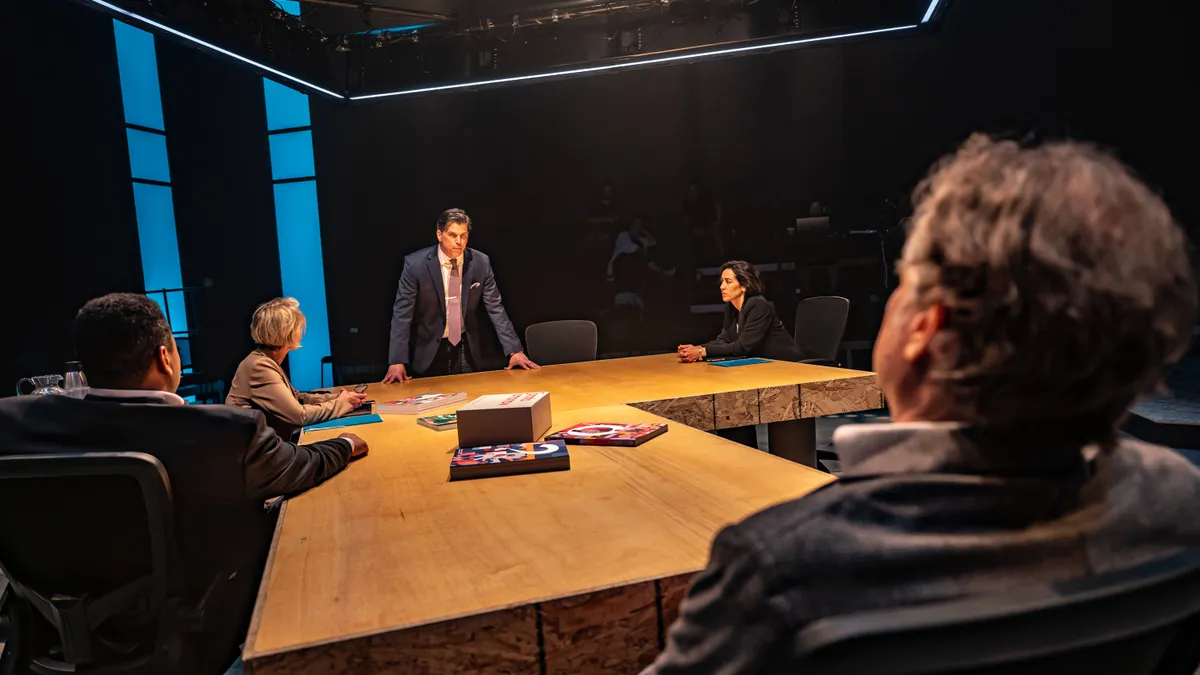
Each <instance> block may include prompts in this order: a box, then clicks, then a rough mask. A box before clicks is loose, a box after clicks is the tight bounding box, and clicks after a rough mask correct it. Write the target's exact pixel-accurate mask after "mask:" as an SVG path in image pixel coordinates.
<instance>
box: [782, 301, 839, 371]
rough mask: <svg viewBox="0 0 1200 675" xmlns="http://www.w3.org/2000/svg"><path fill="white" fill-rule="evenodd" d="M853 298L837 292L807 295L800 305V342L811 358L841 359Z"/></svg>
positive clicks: (797, 319)
mask: <svg viewBox="0 0 1200 675" xmlns="http://www.w3.org/2000/svg"><path fill="white" fill-rule="evenodd" d="M849 316H850V301H849V300H847V299H846V298H843V297H841V296H837V295H820V296H817V297H815V298H805V299H804V300H803V301H801V302H800V304H799V306H797V307H796V333H795V338H796V345H798V346H799V347H800V349H801V350H802V351H803V352H804V355H805V356H806V357H807V358H820V359H826V360H829V361H837V355H838V347H840V346H841V344H842V335H843V334H844V333H845V332H846V319H847V317H849Z"/></svg>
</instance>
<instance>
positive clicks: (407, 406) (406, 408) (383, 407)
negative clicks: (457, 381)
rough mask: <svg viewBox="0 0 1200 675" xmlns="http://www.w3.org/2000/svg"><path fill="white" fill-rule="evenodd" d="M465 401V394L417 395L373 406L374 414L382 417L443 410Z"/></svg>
mask: <svg viewBox="0 0 1200 675" xmlns="http://www.w3.org/2000/svg"><path fill="white" fill-rule="evenodd" d="M465 400H467V395H466V393H465V392H459V393H457V394H417V395H416V396H409V397H408V398H402V399H398V400H395V401H383V402H381V403H376V404H375V412H377V413H380V414H382V415H417V414H420V413H423V412H425V411H426V410H432V409H434V408H443V407H445V406H448V405H453V404H455V403H461V402H463V401H465Z"/></svg>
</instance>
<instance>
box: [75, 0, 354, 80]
mask: <svg viewBox="0 0 1200 675" xmlns="http://www.w3.org/2000/svg"><path fill="white" fill-rule="evenodd" d="M88 2H91V3H93V4H96V5H99V6H101V7H104V8H106V9H108V10H110V11H113V12H116V13H117V14H121V15H123V16H127V17H129V18H131V19H136V20H138V21H141V22H142V23H145V24H148V25H150V26H154V27H155V28H157V29H159V30H161V31H164V32H167V33H170V34H171V35H174V36H176V37H181V38H183V39H184V40H187V41H189V42H192V43H195V44H198V45H200V46H201V47H206V48H208V49H211V50H213V51H215V52H219V53H221V54H224V55H225V56H228V57H231V58H234V59H237V60H238V61H241V62H242V63H246V64H249V65H251V66H254V67H255V68H260V69H262V70H265V71H267V72H268V73H273V74H275V75H278V76H279V77H282V78H284V79H286V80H290V81H292V82H295V83H297V84H300V85H303V86H305V87H308V88H309V89H312V90H314V91H319V92H321V93H322V94H325V95H326V96H332V97H334V98H346V97H345V96H343V95H341V94H336V93H334V92H332V91H329V90H328V89H323V88H321V87H318V86H317V85H315V84H313V83H311V82H306V81H304V80H302V79H300V78H298V77H296V76H294V75H288V74H287V73H285V72H283V71H281V70H275V69H274V68H272V67H270V66H266V65H263V64H261V63H259V62H258V61H251V60H250V59H248V58H246V57H244V56H242V55H240V54H234V53H233V52H231V51H229V50H228V49H222V48H221V47H218V46H216V45H214V44H212V43H209V42H205V41H204V40H201V39H200V38H196V37H192V36H191V35H188V34H187V33H183V32H180V31H178V30H175V29H174V28H171V27H170V26H167V25H164V24H161V23H158V22H157V21H154V20H152V19H147V18H146V17H144V16H141V15H139V14H134V13H133V12H130V11H129V10H127V9H123V8H121V7H117V6H116V5H113V4H111V3H108V2H105V1H104V0H88Z"/></svg>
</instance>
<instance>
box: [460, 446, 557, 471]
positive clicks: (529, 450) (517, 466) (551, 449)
mask: <svg viewBox="0 0 1200 675" xmlns="http://www.w3.org/2000/svg"><path fill="white" fill-rule="evenodd" d="M570 468H571V457H570V455H569V454H568V453H567V445H566V443H563V442H562V441H541V442H538V443H510V444H508V445H484V446H481V447H478V448H459V449H458V450H455V451H454V457H452V458H451V459H450V480H465V479H468V478H487V477H490V476H508V475H512V474H520V473H538V472H541V471H566V470H567V469H570Z"/></svg>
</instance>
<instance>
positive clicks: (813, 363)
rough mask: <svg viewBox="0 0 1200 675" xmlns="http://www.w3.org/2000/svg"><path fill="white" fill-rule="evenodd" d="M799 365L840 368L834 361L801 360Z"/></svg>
mask: <svg viewBox="0 0 1200 675" xmlns="http://www.w3.org/2000/svg"><path fill="white" fill-rule="evenodd" d="M797 363H807V364H809V365H811V366H829V367H830V368H838V367H839V365H838V363H837V361H834V360H832V359H801V360H800V361H798V362H797Z"/></svg>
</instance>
